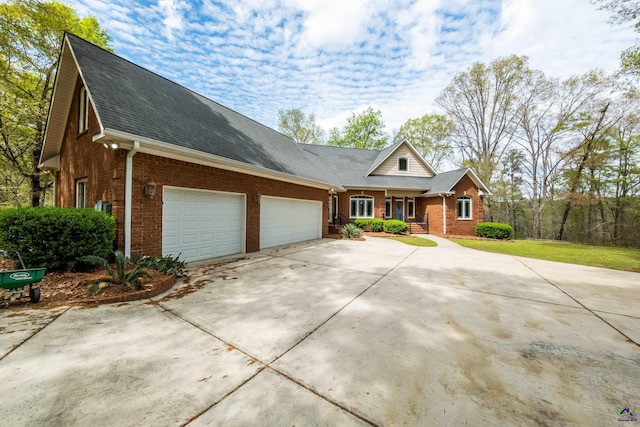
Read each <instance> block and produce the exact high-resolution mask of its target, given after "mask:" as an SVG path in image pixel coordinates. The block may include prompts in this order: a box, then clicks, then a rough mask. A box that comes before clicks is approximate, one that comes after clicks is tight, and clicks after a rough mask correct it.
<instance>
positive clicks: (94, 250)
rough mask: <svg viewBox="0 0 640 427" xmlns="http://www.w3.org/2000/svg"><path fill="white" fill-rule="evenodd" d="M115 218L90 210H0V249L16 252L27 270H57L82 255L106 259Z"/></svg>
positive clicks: (65, 266)
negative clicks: (40, 268)
mask: <svg viewBox="0 0 640 427" xmlns="http://www.w3.org/2000/svg"><path fill="white" fill-rule="evenodd" d="M115 235H116V223H115V218H114V217H112V216H110V215H107V214H106V213H104V212H98V211H94V210H92V209H69V208H45V207H40V208H17V209H3V210H0V248H2V249H4V250H9V251H18V252H20V255H21V256H22V259H23V260H24V263H25V265H26V266H27V268H34V267H46V268H47V269H50V270H60V269H64V268H68V267H70V266H73V265H75V263H76V262H78V261H79V260H80V258H82V257H83V256H85V255H96V256H100V257H103V258H106V257H107V256H109V254H110V253H111V251H112V249H113V240H114V239H115Z"/></svg>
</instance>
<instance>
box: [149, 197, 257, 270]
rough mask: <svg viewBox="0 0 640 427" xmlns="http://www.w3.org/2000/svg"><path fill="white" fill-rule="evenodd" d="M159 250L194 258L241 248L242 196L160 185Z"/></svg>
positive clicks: (243, 241) (243, 246)
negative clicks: (160, 240) (161, 190)
mask: <svg viewBox="0 0 640 427" xmlns="http://www.w3.org/2000/svg"><path fill="white" fill-rule="evenodd" d="M163 202H164V203H163V205H162V253H163V254H164V255H167V254H172V255H178V254H182V256H181V259H184V260H186V261H196V260H201V259H207V258H214V257H219V256H223V255H231V254H237V253H242V252H244V251H245V196H244V195H242V194H233V193H219V192H213V191H204V190H191V189H186V188H167V187H165V188H164V191H163Z"/></svg>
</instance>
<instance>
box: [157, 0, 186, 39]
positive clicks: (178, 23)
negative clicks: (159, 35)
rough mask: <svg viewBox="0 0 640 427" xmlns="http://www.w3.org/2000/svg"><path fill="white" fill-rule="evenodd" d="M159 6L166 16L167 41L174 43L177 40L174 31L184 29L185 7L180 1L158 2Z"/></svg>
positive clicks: (166, 0) (163, 0)
mask: <svg viewBox="0 0 640 427" xmlns="http://www.w3.org/2000/svg"><path fill="white" fill-rule="evenodd" d="M158 6H159V7H160V10H161V12H162V13H163V14H164V19H163V22H164V33H165V35H166V36H167V39H169V40H170V41H173V40H174V39H175V38H174V35H173V31H174V30H182V28H183V25H182V13H181V9H182V8H183V7H184V5H183V4H181V3H180V2H179V1H178V0H158Z"/></svg>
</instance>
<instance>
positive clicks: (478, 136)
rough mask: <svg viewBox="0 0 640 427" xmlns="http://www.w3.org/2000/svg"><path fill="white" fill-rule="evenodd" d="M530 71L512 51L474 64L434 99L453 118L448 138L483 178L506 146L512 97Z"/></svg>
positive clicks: (514, 118) (513, 118) (516, 95)
mask: <svg viewBox="0 0 640 427" xmlns="http://www.w3.org/2000/svg"><path fill="white" fill-rule="evenodd" d="M530 72H531V71H530V70H529V67H528V59H527V58H526V57H519V56H515V55H513V56H509V57H505V58H499V59H497V60H495V61H493V62H491V63H490V64H489V65H485V64H482V63H476V64H474V65H473V66H472V67H471V69H470V70H469V71H466V72H463V73H460V74H458V75H457V76H455V77H454V79H453V81H452V82H451V83H450V84H449V85H448V86H447V87H446V88H445V89H444V90H443V91H442V93H441V94H440V96H438V98H437V99H436V103H437V104H438V105H439V106H440V107H442V108H443V109H444V110H445V111H446V113H447V115H448V116H449V118H450V119H451V120H452V121H453V122H454V125H455V128H454V131H453V134H452V136H451V139H452V141H453V143H454V144H455V145H457V147H458V148H459V149H460V150H461V152H462V155H463V156H464V160H466V163H468V164H470V165H472V166H473V167H474V169H475V170H476V172H477V173H478V175H479V176H480V178H481V179H482V180H483V181H485V182H486V183H490V182H491V181H492V178H493V175H494V172H495V170H496V167H497V165H498V163H499V162H500V159H501V157H502V155H503V154H504V153H505V151H506V150H507V149H508V148H509V147H510V145H511V139H512V135H513V133H514V131H515V128H516V125H517V116H516V114H515V112H516V106H517V102H518V99H519V97H520V94H521V92H522V91H523V85H524V83H525V82H526V78H525V76H526V75H527V74H529V73H530ZM485 200H486V199H485ZM485 208H486V209H485V218H486V217H490V206H485Z"/></svg>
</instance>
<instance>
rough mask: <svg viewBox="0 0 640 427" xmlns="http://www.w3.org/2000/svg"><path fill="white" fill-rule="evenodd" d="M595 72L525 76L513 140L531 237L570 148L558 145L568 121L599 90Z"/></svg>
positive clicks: (567, 131)
mask: <svg viewBox="0 0 640 427" xmlns="http://www.w3.org/2000/svg"><path fill="white" fill-rule="evenodd" d="M602 79H603V77H602V76H601V74H599V73H597V72H592V73H588V74H586V75H583V76H576V77H572V78H570V79H568V80H566V81H564V82H562V83H560V82H558V81H555V80H551V79H547V78H546V77H545V75H544V74H543V73H542V72H541V71H533V72H531V73H529V74H528V75H527V80H526V84H525V90H524V91H523V92H522V95H521V97H520V100H519V105H518V108H517V110H516V111H517V118H518V131H517V132H516V133H514V140H515V141H516V143H517V145H519V146H520V148H521V149H522V150H523V152H524V153H525V159H524V161H523V167H524V169H525V172H526V173H525V174H526V175H527V176H528V177H529V180H525V181H524V189H525V191H526V194H527V196H528V199H529V203H530V206H531V213H532V228H533V237H535V238H538V239H539V238H541V237H542V216H543V213H544V212H545V209H546V206H547V202H548V201H549V198H550V190H551V187H552V184H553V182H554V181H555V179H556V178H557V176H558V174H559V173H560V171H561V167H562V164H563V162H564V160H565V158H566V156H567V155H568V154H570V152H571V151H566V150H563V149H562V148H561V145H562V144H563V143H565V142H567V141H566V140H567V138H570V137H571V136H572V135H573V134H572V129H571V126H570V123H572V122H573V121H574V120H576V119H577V116H578V115H579V114H581V113H583V110H584V109H585V108H587V105H590V104H589V102H590V101H592V100H593V99H594V98H595V97H596V96H597V95H598V94H599V92H600V90H601V89H602V88H601V86H600V84H599V82H600V81H601V80H602Z"/></svg>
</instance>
